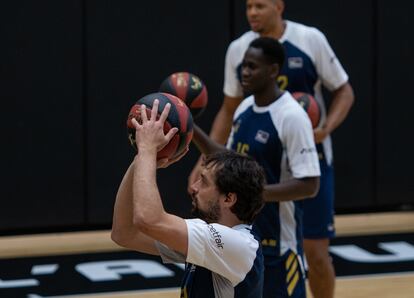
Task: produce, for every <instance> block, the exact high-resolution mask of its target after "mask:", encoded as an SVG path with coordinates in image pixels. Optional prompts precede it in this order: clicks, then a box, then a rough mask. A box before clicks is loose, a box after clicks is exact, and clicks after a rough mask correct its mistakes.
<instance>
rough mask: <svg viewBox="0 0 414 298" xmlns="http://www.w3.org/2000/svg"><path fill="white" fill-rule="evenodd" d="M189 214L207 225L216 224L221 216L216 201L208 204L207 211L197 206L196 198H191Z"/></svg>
mask: <svg viewBox="0 0 414 298" xmlns="http://www.w3.org/2000/svg"><path fill="white" fill-rule="evenodd" d="M191 214H192V215H193V216H194V217H196V218H200V219H202V220H204V221H205V222H207V223H213V222H217V221H218V220H219V218H220V215H221V212H220V205H219V203H218V200H217V201H214V202H209V204H208V206H207V210H201V209H200V208H199V206H198V200H197V198H195V197H193V208H192V209H191Z"/></svg>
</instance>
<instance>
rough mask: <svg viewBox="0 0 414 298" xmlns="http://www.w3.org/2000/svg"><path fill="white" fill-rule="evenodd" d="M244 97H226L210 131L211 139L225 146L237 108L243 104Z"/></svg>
mask: <svg viewBox="0 0 414 298" xmlns="http://www.w3.org/2000/svg"><path fill="white" fill-rule="evenodd" d="M242 100H243V97H230V96H227V95H225V96H224V99H223V103H222V105H221V108H220V110H219V112H218V113H217V115H216V117H215V119H214V121H213V125H212V127H211V131H210V137H211V138H212V139H213V140H214V141H216V142H218V143H220V144H225V143H226V141H227V138H228V137H229V135H230V131H231V125H232V121H233V115H234V112H235V111H236V108H237V107H238V106H239V104H240V103H241V102H242Z"/></svg>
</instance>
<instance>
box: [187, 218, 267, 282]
mask: <svg viewBox="0 0 414 298" xmlns="http://www.w3.org/2000/svg"><path fill="white" fill-rule="evenodd" d="M186 223H187V229H188V253H187V262H189V263H191V264H195V265H198V266H202V267H204V268H207V269H209V270H211V271H213V272H215V273H217V274H219V275H221V276H223V277H225V278H227V279H228V280H229V281H230V282H231V283H232V285H233V286H236V285H237V284H238V283H239V282H241V281H242V280H243V279H244V278H245V276H246V274H247V273H248V272H249V271H250V269H251V268H252V266H253V263H254V260H255V258H256V252H257V249H258V247H259V243H258V242H257V241H256V240H255V239H254V238H253V237H252V236H251V234H250V233H244V232H241V231H237V230H235V229H232V228H229V227H227V226H223V225H220V224H208V223H206V222H204V221H202V220H199V219H195V220H194V219H190V220H186Z"/></svg>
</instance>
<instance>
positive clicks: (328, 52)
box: [310, 28, 348, 91]
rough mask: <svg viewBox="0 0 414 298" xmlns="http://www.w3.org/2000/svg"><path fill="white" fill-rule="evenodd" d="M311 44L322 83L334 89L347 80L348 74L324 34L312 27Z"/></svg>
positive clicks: (329, 88) (330, 89)
mask: <svg viewBox="0 0 414 298" xmlns="http://www.w3.org/2000/svg"><path fill="white" fill-rule="evenodd" d="M310 37H311V44H312V48H313V50H314V55H315V56H314V57H315V66H316V71H317V73H318V75H319V77H320V78H321V81H322V84H323V85H324V86H325V87H326V88H327V89H328V90H329V91H334V90H336V89H338V88H339V87H341V86H342V85H344V84H345V83H346V82H348V75H347V73H346V72H345V70H344V68H343V67H342V65H341V63H340V62H339V60H338V58H337V57H336V55H335V53H334V51H333V50H332V48H331V46H330V45H329V42H328V40H327V39H326V37H325V35H324V34H323V33H322V32H321V31H319V30H318V29H316V28H312V34H311V36H310Z"/></svg>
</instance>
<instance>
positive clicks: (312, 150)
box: [300, 147, 316, 154]
mask: <svg viewBox="0 0 414 298" xmlns="http://www.w3.org/2000/svg"><path fill="white" fill-rule="evenodd" d="M312 152H316V148H315V147H312V148H302V150H300V154H305V153H312Z"/></svg>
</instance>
